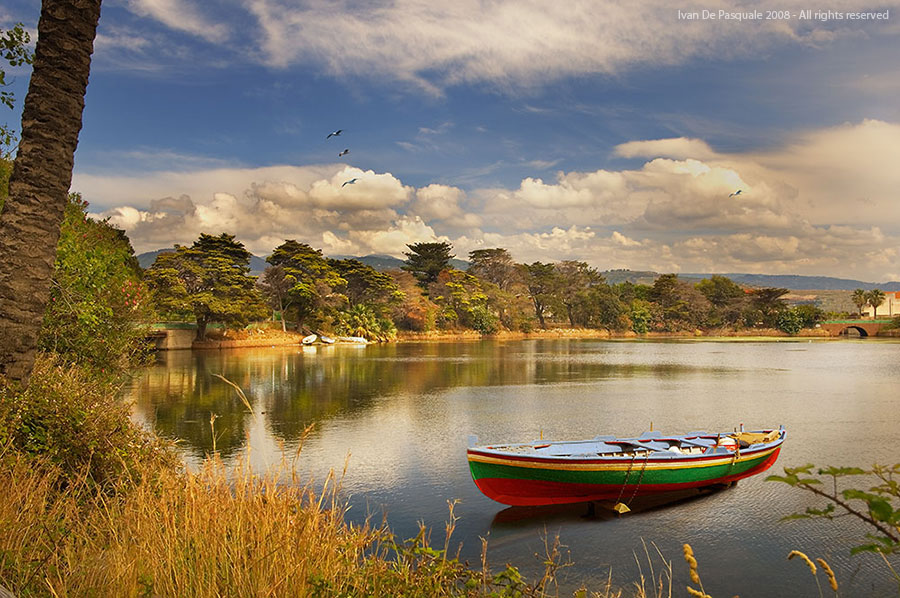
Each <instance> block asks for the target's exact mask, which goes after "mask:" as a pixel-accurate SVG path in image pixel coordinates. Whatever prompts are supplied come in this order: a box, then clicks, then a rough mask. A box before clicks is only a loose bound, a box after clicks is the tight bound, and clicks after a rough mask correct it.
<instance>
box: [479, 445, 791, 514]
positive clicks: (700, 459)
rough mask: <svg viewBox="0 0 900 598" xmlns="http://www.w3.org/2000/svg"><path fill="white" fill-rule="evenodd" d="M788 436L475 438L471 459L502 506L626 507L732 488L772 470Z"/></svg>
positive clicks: (482, 482)
mask: <svg viewBox="0 0 900 598" xmlns="http://www.w3.org/2000/svg"><path fill="white" fill-rule="evenodd" d="M784 438H785V430H784V427H781V428H780V429H778V430H756V431H751V432H745V431H743V430H741V431H740V432H735V433H733V434H711V433H709V432H691V433H689V434H684V435H676V436H672V435H664V434H662V433H660V432H647V433H645V434H642V435H641V436H639V437H637V438H616V437H614V436H597V437H596V438H592V439H590V440H579V441H562V442H545V441H543V440H541V441H537V442H530V443H522V444H504V445H500V444H494V445H489V446H475V444H476V443H477V439H475V438H474V437H473V438H470V442H469V449H468V451H467V456H468V460H469V469H470V471H471V473H472V479H473V480H474V481H475V484H476V485H477V486H478V488H479V490H481V491H482V492H483V493H484V494H485V496H487V497H488V498H491V499H493V500H495V501H497V502H501V503H503V504H507V505H513V506H535V505H549V504H563V503H576V502H588V501H604V500H615V501H616V502H617V503H618V504H619V505H622V504H624V505H627V503H628V501H630V500H631V499H633V498H634V497H635V496H643V495H648V494H657V493H663V492H673V491H677V490H684V489H689V488H703V487H706V486H715V485H727V484H729V483H731V482H735V481H737V480H740V479H742V478H746V477H749V476H752V475H755V474H757V473H760V472H762V471H765V470H766V469H768V468H769V467H771V466H772V465H773V464H774V463H775V460H776V459H777V458H778V453H779V451H780V450H781V445H782V443H783V442H784ZM625 510H627V509H625Z"/></svg>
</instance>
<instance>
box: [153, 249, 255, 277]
mask: <svg viewBox="0 0 900 598" xmlns="http://www.w3.org/2000/svg"><path fill="white" fill-rule="evenodd" d="M173 251H175V248H174V247H167V248H165V249H157V250H156V251H145V252H144V253H141V254H139V255H138V256H137V260H138V263H139V264H140V265H141V268H143V269H145V270H146V269H147V268H149V267H150V266H152V265H153V262H155V261H156V257H157V256H158V255H159V254H160V253H171V252H173ZM268 265H269V264H268V263H267V262H266V260H265V259H263V258H261V257H258V256H255V255H253V254H251V255H250V274H252V275H253V276H259V275H260V274H262V273H263V270H265V269H266V266H268Z"/></svg>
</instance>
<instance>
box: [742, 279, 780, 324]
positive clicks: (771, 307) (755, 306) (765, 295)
mask: <svg viewBox="0 0 900 598" xmlns="http://www.w3.org/2000/svg"><path fill="white" fill-rule="evenodd" d="M787 293H788V290H787V289H782V288H774V287H766V288H762V289H753V291H751V292H750V306H749V308H748V309H747V310H745V312H744V320H745V323H746V324H747V325H748V326H765V327H767V328H774V327H775V326H776V320H777V318H778V314H780V313H781V312H782V311H784V310H785V309H787V306H786V305H785V303H784V299H782V297H783V296H785V295H787Z"/></svg>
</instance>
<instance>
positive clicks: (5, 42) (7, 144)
mask: <svg viewBox="0 0 900 598" xmlns="http://www.w3.org/2000/svg"><path fill="white" fill-rule="evenodd" d="M29 42H31V36H30V35H29V34H28V32H27V31H26V30H25V26H24V25H23V24H22V23H18V24H17V25H15V26H14V27H13V28H12V29H7V30H6V31H3V30H2V29H0V59H2V60H3V61H4V62H6V63H7V64H9V65H10V66H22V65H23V64H31V63H32V61H33V60H34V52H33V51H32V50H31V48H29V47H28V44H29ZM7 85H8V83H7V82H6V70H5V69H4V68H3V67H2V66H0V104H5V105H6V107H8V108H12V107H13V104H14V102H15V97H14V96H13V94H12V92H9V91H5V90H3V89H2V88H3V87H6V86H7ZM14 142H15V134H14V133H13V131H12V130H11V129H10V128H9V127H7V126H6V125H0V158H3V159H7V158H9V156H10V153H11V147H12V146H13V145H14ZM6 179H7V180H9V175H8V174H7V175H6ZM0 186H2V185H0ZM3 197H5V195H0V199H2V198H3ZM0 209H2V203H0Z"/></svg>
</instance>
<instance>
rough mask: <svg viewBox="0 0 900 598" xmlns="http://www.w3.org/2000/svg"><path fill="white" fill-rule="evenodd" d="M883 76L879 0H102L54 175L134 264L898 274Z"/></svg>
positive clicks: (29, 16) (898, 168)
mask: <svg viewBox="0 0 900 598" xmlns="http://www.w3.org/2000/svg"><path fill="white" fill-rule="evenodd" d="M704 11H706V12H705V13H704ZM39 12H40V2H39V1H37V0H5V1H4V4H3V6H0V28H4V29H5V28H9V27H11V26H12V25H13V24H15V23H16V22H22V23H24V24H25V26H26V28H28V29H30V30H33V31H34V30H36V27H37V20H38V16H39ZM754 12H756V13H758V14H753V13H754ZM860 12H861V13H863V14H862V15H859V14H858V13H860ZM851 13H852V14H851ZM865 13H878V15H879V16H881V17H884V18H880V19H879V18H865V19H861V18H851V17H859V16H863V17H865V16H870V17H873V16H875V14H869V15H867V14H865ZM694 14H696V16H697V17H699V18H694V19H691V18H689V17H690V16H692V15H694ZM707 14H709V15H713V16H715V17H717V18H704V17H705V16H706V15H707ZM726 17H730V18H726ZM754 17H757V18H754ZM898 65H900V0H893V1H888V2H880V3H879V2H870V1H868V0H843V1H840V2H828V1H827V0H816V2H809V1H808V0H780V1H779V2H775V1H774V0H761V1H755V2H749V1H748V2H729V1H727V0H696V1H694V0H676V1H674V2H673V1H672V0H648V1H639V0H636V1H634V2H626V3H623V2H620V1H618V0H590V1H582V0H572V1H570V2H566V3H561V2H554V1H551V0H547V1H538V0H455V1H454V2H435V1H433V0H394V1H365V0H358V1H354V2H349V1H341V0H307V1H301V0H207V1H205V2H190V1H187V0H105V1H104V3H103V8H102V15H101V19H100V27H99V29H98V35H97V40H96V42H95V52H94V57H93V63H92V67H91V79H90V84H89V87H88V92H87V97H86V107H85V112H84V126H83V129H82V131H81V136H80V141H79V146H78V150H77V153H76V156H75V171H74V176H73V182H72V190H73V191H78V192H80V193H82V195H83V197H84V198H85V199H86V200H87V201H88V202H90V205H91V210H92V213H94V214H95V215H96V216H97V217H101V218H108V219H109V221H110V222H111V223H113V224H114V225H116V226H118V227H120V228H123V229H124V230H125V231H126V232H127V234H128V236H129V238H130V239H131V241H132V244H133V245H134V248H135V250H136V251H137V252H139V253H140V252H143V251H148V250H155V249H159V248H163V247H171V246H172V245H173V244H175V243H178V244H182V245H184V244H190V243H191V242H193V241H194V240H195V239H196V238H197V237H198V236H199V235H200V233H210V234H219V233H221V232H227V233H229V234H234V235H236V237H237V238H238V239H239V240H240V241H242V242H243V243H244V244H245V245H246V246H247V248H248V249H249V250H251V251H252V252H254V253H255V254H257V255H260V256H265V255H267V254H269V253H271V251H272V250H273V249H274V248H275V247H276V246H277V245H279V244H281V243H282V242H283V241H284V240H286V239H295V240H297V241H300V242H305V243H308V244H310V245H311V246H313V247H315V248H318V249H321V250H322V251H323V252H324V253H325V254H326V255H367V254H373V253H375V254H387V255H393V256H397V257H401V258H402V257H403V252H404V251H408V249H407V244H411V243H417V242H431V241H446V242H450V243H451V244H452V245H453V248H454V253H455V254H456V255H457V257H460V258H462V259H465V258H466V257H467V255H468V253H469V252H470V251H473V250H476V249H485V248H492V247H504V248H506V249H508V250H509V251H510V253H511V254H512V256H513V258H514V259H515V260H516V261H519V262H528V263H531V262H534V261H543V262H549V261H558V260H565V259H574V260H580V261H586V262H588V263H589V264H591V265H592V266H594V267H597V268H599V269H601V270H606V269H614V268H628V269H632V270H654V271H657V272H685V273H686V272H749V273H763V274H805V275H824V276H837V277H842V278H852V279H858V280H864V281H868V282H886V281H890V280H900V201H898V200H900V191H898V190H900V102H898V101H897V97H898V94H900V66H898ZM6 70H7V80H8V81H11V84H10V86H9V88H8V89H9V90H11V91H14V92H15V93H16V96H17V100H18V101H17V105H16V109H15V110H13V111H9V110H5V108H4V109H3V111H2V112H0V122H6V123H8V124H10V125H11V126H15V125H16V123H17V122H18V119H19V118H20V116H21V104H22V101H23V100H24V97H25V93H26V90H27V81H28V76H29V70H28V69H27V68H8V69H6ZM0 108H2V107H0ZM338 129H341V130H342V133H341V135H340V136H336V137H331V138H326V137H327V135H328V134H329V133H331V132H333V131H336V130H338ZM345 149H347V150H349V153H347V154H346V155H343V156H339V155H338V154H339V153H341V152H342V151H343V150H345ZM353 179H355V182H353V183H348V181H351V180H353ZM738 191H739V193H738Z"/></svg>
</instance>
